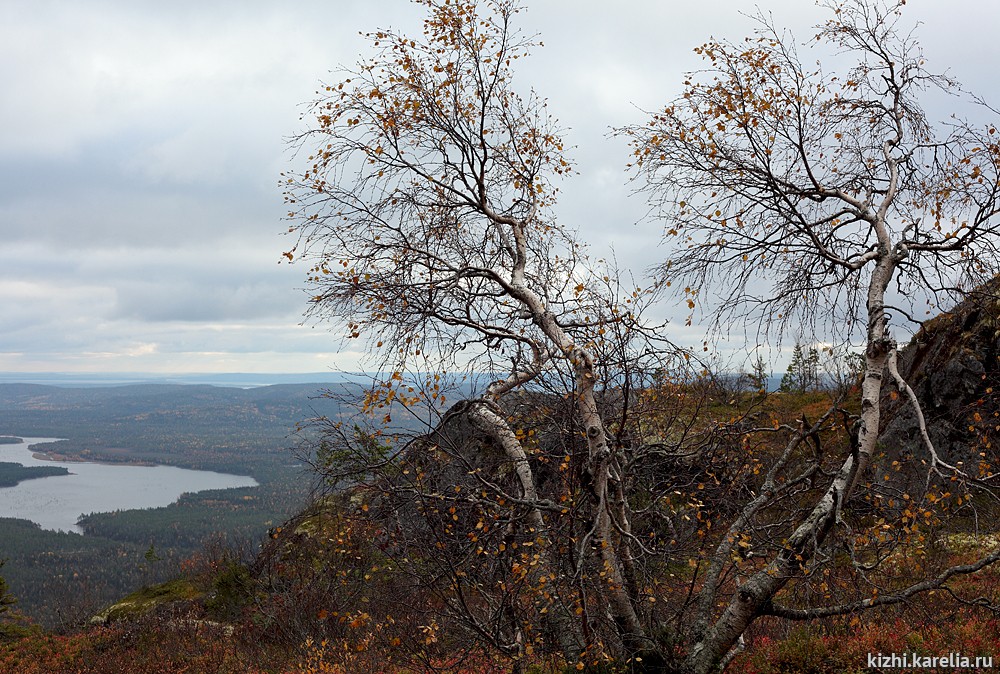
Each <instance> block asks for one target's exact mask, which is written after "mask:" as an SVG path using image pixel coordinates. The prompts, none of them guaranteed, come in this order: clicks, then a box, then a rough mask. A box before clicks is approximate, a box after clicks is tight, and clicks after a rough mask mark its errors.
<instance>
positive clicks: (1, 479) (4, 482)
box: [0, 461, 69, 487]
mask: <svg viewBox="0 0 1000 674" xmlns="http://www.w3.org/2000/svg"><path fill="white" fill-rule="evenodd" d="M52 475H69V469H68V468H63V467H62V466H30V467H27V466H22V465H21V464H19V463H13V462H11V461H0V487H13V486H14V485H16V484H17V483H18V482H21V481H23V480H30V479H32V478H39V477H50V476H52Z"/></svg>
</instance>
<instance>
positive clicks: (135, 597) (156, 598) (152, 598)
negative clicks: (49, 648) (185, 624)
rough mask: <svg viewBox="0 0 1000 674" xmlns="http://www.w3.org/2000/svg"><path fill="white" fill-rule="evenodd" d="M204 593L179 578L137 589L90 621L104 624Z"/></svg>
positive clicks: (189, 582)
mask: <svg viewBox="0 0 1000 674" xmlns="http://www.w3.org/2000/svg"><path fill="white" fill-rule="evenodd" d="M203 595H204V592H202V591H201V590H199V589H198V588H197V587H195V585H194V584H193V583H191V581H189V580H185V579H181V578H178V579H176V580H171V581H168V582H166V583H160V584H159V585H151V586H147V587H144V588H142V589H140V590H136V591H135V592H133V593H132V594H130V595H128V596H126V597H125V598H124V599H122V600H121V601H119V602H118V603H116V604H112V605H111V606H109V607H108V608H106V609H104V610H103V611H101V612H100V613H98V614H97V615H96V616H94V617H93V618H91V620H90V622H91V623H94V624H104V623H109V622H114V621H116V620H122V619H125V618H135V617H138V616H141V615H145V614H147V613H149V612H150V611H153V610H154V609H156V608H157V607H159V606H163V605H164V604H169V603H171V602H176V601H189V600H192V599H197V598H199V597H201V596H203Z"/></svg>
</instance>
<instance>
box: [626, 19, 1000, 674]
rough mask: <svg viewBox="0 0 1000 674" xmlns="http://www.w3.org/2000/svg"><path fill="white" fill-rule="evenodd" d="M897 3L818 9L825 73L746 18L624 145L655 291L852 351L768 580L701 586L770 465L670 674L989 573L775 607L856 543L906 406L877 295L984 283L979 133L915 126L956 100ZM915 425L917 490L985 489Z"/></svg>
mask: <svg viewBox="0 0 1000 674" xmlns="http://www.w3.org/2000/svg"><path fill="white" fill-rule="evenodd" d="M904 4H905V0H904V1H900V2H896V3H888V4H887V3H884V2H882V1H881V0H845V1H844V2H832V1H830V2H821V3H820V5H821V6H822V7H824V8H826V9H827V10H829V11H830V15H831V18H830V19H829V20H828V21H827V22H826V23H825V24H824V25H822V26H820V27H819V30H818V33H817V35H816V36H815V40H813V41H812V42H811V43H810V44H809V45H806V46H805V47H803V48H804V49H812V48H813V47H812V45H818V46H819V48H820V49H826V50H827V51H826V52H825V53H827V54H828V55H836V58H837V59H839V60H844V59H849V60H851V61H852V62H853V65H852V67H851V68H850V70H849V71H847V72H845V73H842V74H835V73H829V72H825V71H824V70H823V69H822V67H821V66H818V65H816V66H812V65H807V64H809V63H813V62H815V59H814V58H812V57H809V58H806V57H804V56H803V57H800V55H799V53H798V49H799V47H798V46H797V45H796V43H795V42H794V40H793V39H792V38H791V37H790V36H789V35H787V34H786V33H784V32H782V31H780V30H778V29H776V28H775V27H774V26H773V24H771V23H770V20H769V19H768V18H766V17H763V16H762V17H761V18H760V22H761V28H760V30H759V31H758V32H757V33H756V34H755V35H754V36H753V37H751V38H748V39H747V40H745V41H744V42H740V43H732V42H725V41H710V42H707V43H705V44H703V45H702V46H701V47H699V48H698V49H697V50H696V51H697V52H698V53H699V54H700V55H701V56H702V57H703V58H704V60H705V63H706V69H705V70H704V71H702V72H698V73H693V74H691V75H690V76H689V77H688V78H687V80H686V81H685V83H684V92H683V94H682V95H681V96H680V97H679V98H677V99H676V100H674V101H672V102H671V103H669V104H668V105H667V106H665V107H664V108H663V109H662V110H660V111H658V112H656V113H653V114H652V115H651V116H650V118H649V121H648V123H647V124H646V125H643V126H637V127H632V128H629V129H626V130H624V131H625V133H626V134H627V135H628V136H629V137H630V138H631V141H632V144H633V150H634V154H633V162H632V168H633V170H634V172H635V173H634V175H635V177H636V179H637V180H639V181H640V183H639V184H640V189H642V190H644V191H645V192H646V193H647V194H648V195H649V196H650V198H651V203H652V205H653V207H654V209H655V211H656V213H657V214H658V215H659V216H660V217H662V218H663V220H664V222H665V223H666V225H665V228H666V236H667V239H668V241H669V243H670V245H671V253H670V257H669V260H668V261H667V262H666V263H665V264H664V265H663V267H662V269H661V272H662V275H663V278H664V279H666V280H668V281H671V282H673V283H675V284H676V286H677V287H683V288H684V289H685V290H684V291H683V292H684V294H685V296H686V297H687V298H689V299H690V300H691V301H692V302H695V301H697V302H703V303H706V304H708V303H709V302H710V300H709V299H708V298H709V297H711V293H712V292H713V291H715V290H721V289H724V290H726V291H731V292H732V298H731V299H730V298H729V297H728V293H725V294H726V295H727V296H726V298H725V299H726V301H725V302H724V303H723V304H722V305H721V306H719V307H717V308H716V311H715V313H714V315H713V316H714V321H715V325H716V326H717V327H725V326H726V325H727V324H729V323H730V322H732V321H747V322H749V323H750V324H752V325H760V326H762V332H765V333H767V334H771V332H772V331H773V332H774V333H781V332H782V331H783V330H784V329H786V328H789V327H794V328H795V330H796V331H797V332H799V331H808V330H810V329H811V330H814V331H815V332H814V334H816V333H817V332H818V333H819V334H818V335H817V336H819V337H823V338H827V339H828V338H829V336H830V335H835V336H839V337H841V338H848V337H854V338H860V339H861V340H862V341H863V342H864V344H865V363H864V376H863V380H862V387H861V400H860V414H859V416H858V417H857V419H856V420H855V421H854V423H853V427H854V428H853V435H854V437H853V441H852V442H851V443H850V445H849V446H845V448H844V454H843V455H842V456H841V458H840V464H839V467H838V468H837V469H836V470H835V471H834V472H833V473H832V474H831V475H830V476H829V479H828V480H827V482H826V486H825V487H824V489H823V490H822V492H821V493H820V494H819V495H818V498H816V499H815V500H814V501H813V505H812V507H811V508H809V509H808V510H807V511H805V512H804V514H803V516H802V517H801V519H800V520H799V521H797V522H796V523H792V522H789V523H787V524H786V527H787V528H786V529H785V530H784V532H783V537H784V543H783V544H782V545H781V546H780V548H779V549H778V550H777V552H776V553H774V554H772V555H771V556H770V557H769V559H768V561H767V563H766V564H765V565H762V566H760V567H759V568H758V569H757V570H756V571H755V572H753V573H750V574H749V575H747V576H745V577H744V578H742V579H740V581H739V582H738V583H737V586H736V587H735V589H734V590H733V591H731V592H728V593H723V592H722V591H721V589H720V586H719V581H718V578H719V577H720V571H721V570H722V569H723V568H725V564H724V563H723V556H724V555H725V554H726V552H727V550H729V549H730V548H731V547H732V544H733V543H732V541H734V540H738V539H739V537H740V536H741V535H742V534H743V532H745V531H746V529H747V524H748V522H749V521H751V520H752V519H753V517H754V516H755V515H756V513H757V510H758V508H759V507H760V506H761V505H763V504H765V503H767V502H768V501H769V500H773V499H775V498H778V497H779V494H780V493H781V492H782V491H785V490H787V489H789V486H790V485H791V484H792V483H793V482H794V479H793V476H794V473H793V474H791V475H787V477H781V476H782V475H783V474H784V471H785V470H786V468H787V466H784V465H783V464H782V461H784V460H785V458H786V457H787V455H783V456H782V457H781V458H780V459H779V461H778V462H777V463H775V464H774V465H772V466H771V469H770V471H769V472H768V476H767V478H766V479H765V480H764V482H763V484H762V485H761V488H760V490H759V493H758V494H757V496H756V497H755V498H754V499H753V500H752V501H750V502H749V503H748V504H746V505H745V507H744V508H743V509H742V511H741V514H740V515H739V516H738V517H737V518H736V519H735V521H734V522H733V524H732V525H731V526H730V528H729V532H730V535H729V536H728V537H726V538H724V539H723V541H722V542H721V543H720V545H719V548H718V555H717V556H716V557H715V558H713V559H712V560H711V563H710V570H709V572H708V578H707V579H706V580H705V583H704V584H703V585H702V587H701V590H700V593H701V607H702V612H701V615H700V616H699V617H698V629H697V630H696V632H695V634H694V635H693V637H692V638H693V641H694V643H693V645H692V647H691V650H690V653H689V656H688V664H689V669H688V670H687V671H692V672H707V671H710V669H711V668H712V667H714V666H716V665H717V664H718V663H719V661H720V659H722V658H724V657H725V654H726V653H727V652H728V651H729V649H731V648H732V646H733V645H734V644H736V643H737V641H738V639H739V637H740V635H741V634H742V633H743V632H744V631H745V630H746V629H747V627H748V625H750V624H751V623H752V622H753V621H754V620H755V619H757V618H758V617H760V616H765V615H772V616H782V617H786V618H791V619H806V618H811V617H819V616H830V615H837V614H841V613H844V612H851V611H857V610H860V609H862V608H865V607H870V606H875V605H880V604H887V603H893V602H899V601H903V600H904V599H906V598H909V597H911V596H913V595H914V594H916V593H918V592H921V591H926V590H929V589H933V588H936V587H940V586H941V585H942V584H943V583H944V582H946V580H947V579H948V578H951V577H952V576H954V575H955V574H956V573H964V572H968V571H970V570H972V567H974V568H976V569H978V568H982V567H983V566H985V565H988V564H992V563H993V562H995V561H996V560H997V558H998V557H1000V551H995V552H992V553H990V554H989V555H988V556H986V557H984V558H982V559H981V560H979V562H977V563H975V564H973V565H971V566H970V568H962V569H956V568H951V569H942V570H941V571H940V575H937V576H936V577H934V578H932V579H930V580H925V581H923V582H921V583H914V584H912V585H910V586H906V587H897V588H895V590H894V591H892V592H887V593H885V594H878V593H877V588H873V590H874V591H873V593H872V595H871V596H868V597H859V598H858V599H856V600H854V601H846V602H837V601H830V602H829V603H828V604H826V605H824V606H818V605H815V604H812V605H807V606H803V607H796V608H792V607H790V606H788V605H785V604H783V603H782V602H781V601H779V596H786V597H789V601H791V598H792V597H793V596H794V594H792V593H791V589H790V588H789V587H788V586H789V584H794V583H797V582H801V581H803V580H804V579H805V578H806V577H807V576H808V575H810V573H813V572H814V571H815V570H816V569H817V568H819V567H821V566H822V559H823V558H824V557H827V556H828V555H830V554H832V550H834V549H835V547H834V546H840V545H841V544H842V543H844V542H845V541H846V542H847V544H848V546H849V547H850V546H853V544H854V543H853V542H852V541H857V540H858V539H857V533H858V519H857V518H856V517H854V518H852V517H851V516H849V515H845V513H846V512H849V510H850V507H851V506H852V504H855V505H856V504H858V503H859V502H861V501H864V500H865V499H868V501H869V502H870V501H871V498H872V491H871V489H872V487H871V485H870V475H869V474H866V470H867V469H868V468H869V466H870V465H871V463H872V461H873V457H874V456H875V455H876V453H877V451H878V449H877V438H878V434H879V426H880V421H881V414H882V409H883V404H882V394H883V389H884V388H885V387H887V386H891V387H892V388H896V389H898V393H897V392H896V391H894V392H893V395H897V394H898V395H902V396H903V397H904V398H907V399H910V400H911V401H912V404H914V405H917V400H916V397H915V396H914V395H913V391H912V390H911V389H910V387H909V385H908V384H907V382H905V381H904V380H903V379H902V378H901V377H900V376H899V372H898V369H897V367H896V358H897V344H896V341H895V340H894V339H893V336H892V335H893V328H894V327H898V325H899V320H900V319H902V320H904V321H905V320H907V319H908V317H909V316H910V311H908V309H910V308H909V307H905V306H895V307H894V306H890V304H889V300H887V297H889V296H890V294H891V291H893V290H895V296H896V297H897V298H901V299H900V300H899V301H905V298H907V297H909V298H929V300H936V299H938V300H940V301H945V299H944V298H943V297H942V296H945V297H947V296H948V295H949V294H951V297H952V298H953V297H955V296H956V295H957V296H961V295H962V294H963V293H965V292H967V291H970V290H972V289H974V288H975V287H977V286H978V285H980V284H981V283H983V282H984V281H986V280H988V279H990V278H992V277H993V276H994V275H995V274H996V273H997V271H998V259H1000V256H998V252H1000V251H998V238H997V235H998V233H1000V232H998V227H1000V224H998V223H1000V220H998V218H997V211H998V207H1000V202H998V198H997V197H998V159H1000V146H998V144H997V140H996V128H995V126H994V125H993V124H992V123H987V124H981V125H977V124H972V123H968V122H965V121H963V120H961V119H959V118H952V119H950V120H948V121H947V122H945V123H942V124H932V123H930V122H929V120H928V117H927V115H926V114H925V111H924V109H923V108H922V107H921V97H922V96H924V95H926V94H929V93H933V92H945V93H957V94H960V97H959V98H961V95H962V94H963V92H962V90H961V88H960V86H959V85H958V83H957V82H955V81H954V80H953V79H951V78H950V77H947V76H944V75H935V74H932V73H931V72H929V71H928V70H927V69H925V61H924V58H923V56H922V54H921V52H920V49H919V47H918V45H917V43H916V41H915V38H914V37H913V33H912V32H909V31H908V30H907V29H905V28H904V27H903V26H904V23H903V18H902V9H903V5H904ZM953 100H958V99H953ZM979 112H980V113H982V112H986V113H989V112H990V110H989V109H988V108H985V107H983V108H980V109H979ZM720 282H722V283H720ZM720 285H724V288H720ZM918 302H919V300H918ZM917 416H918V418H919V422H920V425H921V429H920V432H921V435H922V437H923V438H924V443H923V445H924V446H923V452H924V455H923V457H922V459H923V460H924V462H925V463H924V465H925V466H926V470H927V471H928V473H929V475H928V479H929V480H933V479H936V478H941V479H944V480H952V479H956V480H958V481H959V482H962V483H965V484H972V483H975V484H976V485H979V486H982V485H988V484H989V483H990V480H991V478H992V476H987V477H986V478H985V480H980V476H978V475H967V474H965V473H964V472H963V470H962V468H961V467H960V466H957V465H950V464H949V463H948V462H947V461H945V460H944V459H943V458H942V457H941V456H939V455H938V453H937V452H936V450H935V448H934V446H933V445H932V443H931V442H930V440H929V438H928V435H927V432H926V426H925V422H924V419H923V416H922V414H921V413H920V411H919V409H918V410H917ZM845 425H847V424H845ZM808 426H809V424H807V423H803V424H802V428H801V429H800V430H799V431H798V432H796V433H794V434H793V435H792V440H791V444H790V445H789V449H791V447H792V444H795V443H799V442H803V441H805V439H806V438H807V437H808V434H809V433H810V432H811V431H814V430H816V429H817V428H818V427H817V426H813V427H812V429H808V428H807V427H808ZM802 475H803V474H800V475H799V476H798V478H801V477H802ZM815 477H816V476H815V475H814V476H813V477H811V478H809V479H810V480H812V479H814V478H815ZM902 491H903V489H902V488H901V489H900V491H899V492H897V493H902ZM931 498H932V499H933V494H932V495H931ZM905 523H906V520H905V518H904V525H905ZM834 541H836V543H834ZM851 549H852V559H854V561H855V568H858V569H860V567H861V566H862V564H861V562H860V559H859V556H856V555H854V552H853V548H851ZM869 561H870V560H869ZM875 566H876V567H877V563H876V564H875ZM781 593H784V594H783V595H782V594H781ZM720 601H721V602H722V603H723V608H721V610H718V611H717V610H715V608H714V607H715V606H716V604H717V602H720Z"/></svg>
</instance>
